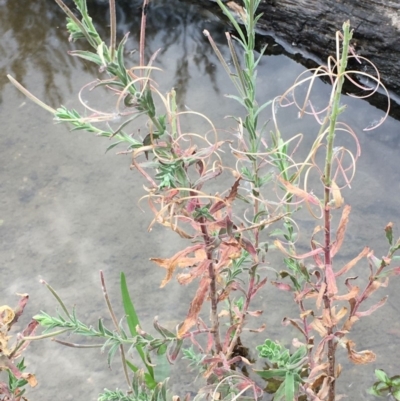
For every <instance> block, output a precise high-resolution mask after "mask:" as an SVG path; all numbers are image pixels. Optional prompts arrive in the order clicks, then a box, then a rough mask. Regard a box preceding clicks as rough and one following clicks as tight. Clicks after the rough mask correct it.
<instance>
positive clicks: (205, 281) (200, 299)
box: [178, 277, 211, 338]
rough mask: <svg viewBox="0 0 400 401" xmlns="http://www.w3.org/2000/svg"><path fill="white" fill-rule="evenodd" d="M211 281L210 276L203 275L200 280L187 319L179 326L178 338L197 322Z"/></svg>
mask: <svg viewBox="0 0 400 401" xmlns="http://www.w3.org/2000/svg"><path fill="white" fill-rule="evenodd" d="M210 281H211V280H210V279H209V278H208V277H203V278H202V280H201V281H200V284H199V287H198V289H197V291H196V295H195V297H194V299H193V301H192V302H191V303H190V308H189V312H188V314H187V316H186V319H185V321H184V322H183V324H182V326H181V327H180V328H179V331H178V338H182V336H183V335H184V334H186V333H187V332H188V331H189V329H190V328H191V327H193V326H194V325H195V324H196V323H197V318H198V316H199V313H200V311H201V307H202V306H203V303H204V300H205V299H206V296H207V292H208V289H209V287H210Z"/></svg>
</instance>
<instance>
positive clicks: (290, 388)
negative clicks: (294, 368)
mask: <svg viewBox="0 0 400 401" xmlns="http://www.w3.org/2000/svg"><path fill="white" fill-rule="evenodd" d="M284 383H285V399H286V401H293V400H294V376H293V373H292V372H287V373H286V379H285V381H284Z"/></svg>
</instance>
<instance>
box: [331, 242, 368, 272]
mask: <svg viewBox="0 0 400 401" xmlns="http://www.w3.org/2000/svg"><path fill="white" fill-rule="evenodd" d="M369 251H370V249H369V248H368V247H367V246H366V247H365V248H364V249H363V250H362V251H361V252H360V253H359V254H358V256H356V257H355V258H354V259H352V260H351V261H350V262H349V263H347V264H346V265H344V266H343V267H342V268H341V269H340V270H339V271H338V272H336V273H335V276H336V277H340V276H341V275H343V274H345V273H347V272H348V271H349V270H350V269H351V268H352V267H354V266H355V265H356V264H357V263H358V261H359V260H361V259H362V258H364V257H366V256H367V255H368V253H369Z"/></svg>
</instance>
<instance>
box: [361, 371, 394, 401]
mask: <svg viewBox="0 0 400 401" xmlns="http://www.w3.org/2000/svg"><path fill="white" fill-rule="evenodd" d="M375 376H376V378H377V379H378V381H376V382H375V383H374V385H373V386H372V387H371V388H369V389H368V393H369V394H372V395H375V396H376V397H388V396H390V397H393V399H395V400H398V401H400V376H399V375H397V376H392V377H389V376H388V375H387V373H386V372H385V371H384V370H382V369H375Z"/></svg>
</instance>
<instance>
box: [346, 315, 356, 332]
mask: <svg viewBox="0 0 400 401" xmlns="http://www.w3.org/2000/svg"><path fill="white" fill-rule="evenodd" d="M358 320H359V319H358V317H357V316H352V317H351V318H350V319H347V321H346V322H345V324H344V325H343V330H346V331H350V330H351V328H352V327H353V324H354V323H355V322H357V321H358Z"/></svg>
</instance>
